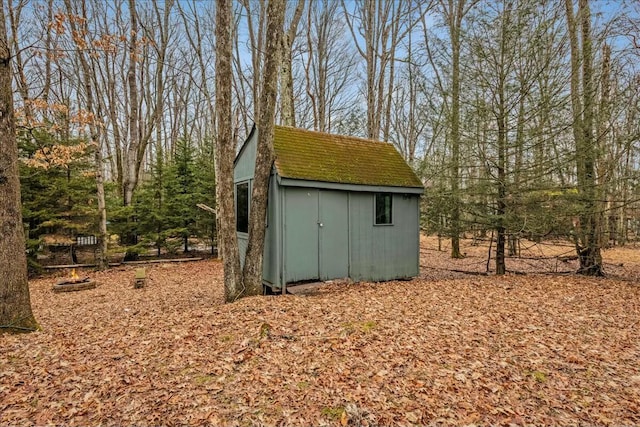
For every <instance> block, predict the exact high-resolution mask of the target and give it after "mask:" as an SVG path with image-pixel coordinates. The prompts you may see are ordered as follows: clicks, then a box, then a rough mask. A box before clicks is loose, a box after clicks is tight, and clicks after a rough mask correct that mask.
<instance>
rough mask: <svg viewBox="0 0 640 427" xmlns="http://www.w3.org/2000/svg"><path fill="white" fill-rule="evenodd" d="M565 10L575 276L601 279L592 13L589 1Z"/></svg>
mask: <svg viewBox="0 0 640 427" xmlns="http://www.w3.org/2000/svg"><path fill="white" fill-rule="evenodd" d="M565 9H566V13H567V24H568V27H569V29H568V30H569V43H570V48H571V106H572V110H573V136H574V138H575V143H576V169H577V178H578V193H579V194H580V198H581V202H582V206H581V211H580V215H579V217H580V218H579V219H580V220H579V221H578V226H577V227H576V229H575V245H576V252H577V255H578V259H579V260H580V267H579V269H578V273H580V274H584V275H588V276H602V275H603V274H604V272H603V270H602V255H601V251H600V242H599V239H598V235H597V231H598V229H599V226H598V219H599V218H598V212H597V208H598V203H597V200H596V195H597V191H596V182H597V180H596V173H595V172H596V171H595V165H596V158H597V151H596V140H595V137H594V106H595V98H596V90H595V85H594V79H593V53H592V35H591V11H590V8H589V1H588V0H580V1H579V2H578V13H577V15H574V12H573V2H572V1H571V0H565ZM578 19H579V22H578ZM579 30H580V31H579ZM578 33H580V36H581V40H580V42H581V43H580V42H579V41H578V40H579V39H578ZM580 47H582V49H580ZM580 83H582V87H580Z"/></svg>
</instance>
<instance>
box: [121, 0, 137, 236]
mask: <svg viewBox="0 0 640 427" xmlns="http://www.w3.org/2000/svg"><path fill="white" fill-rule="evenodd" d="M129 15H130V19H131V32H130V38H129V69H128V71H127V82H128V89H129V117H128V119H129V144H128V146H127V148H126V150H125V152H124V153H123V154H124V159H123V165H122V168H123V170H122V172H123V174H122V175H123V179H122V187H123V188H122V196H123V202H124V205H125V206H129V205H130V204H131V202H132V200H133V191H134V189H135V187H136V185H137V183H138V176H137V168H136V162H137V161H138V150H139V147H140V111H139V109H138V84H137V83H136V68H137V67H136V64H137V63H138V52H137V49H138V15H137V13H136V0H129ZM128 243H133V242H128Z"/></svg>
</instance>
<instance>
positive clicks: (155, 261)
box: [42, 257, 204, 270]
mask: <svg viewBox="0 0 640 427" xmlns="http://www.w3.org/2000/svg"><path fill="white" fill-rule="evenodd" d="M203 259H204V258H202V257H198V258H170V259H149V260H138V261H123V262H110V263H109V267H117V266H119V265H123V264H126V265H135V264H158V263H165V262H166V263H170V262H188V261H202V260H203ZM95 266H96V264H60V265H45V266H43V267H42V268H44V269H45V270H59V269H63V268H91V267H95Z"/></svg>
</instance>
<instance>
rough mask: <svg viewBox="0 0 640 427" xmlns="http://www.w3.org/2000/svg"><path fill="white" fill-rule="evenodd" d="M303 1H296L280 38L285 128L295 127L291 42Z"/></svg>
mask: <svg viewBox="0 0 640 427" xmlns="http://www.w3.org/2000/svg"><path fill="white" fill-rule="evenodd" d="M304 5H305V0H298V3H297V5H296V9H295V11H294V13H293V18H292V19H291V23H290V24H289V28H288V30H287V31H286V32H285V33H284V35H283V37H282V44H281V46H280V55H281V56H280V57H281V58H282V60H281V66H280V89H281V93H280V115H281V119H282V120H281V121H282V124H283V125H285V126H295V125H296V114H295V109H294V104H295V99H294V94H293V65H292V51H291V50H292V47H293V41H294V39H295V37H296V33H297V32H298V24H299V22H300V18H301V17H302V12H304Z"/></svg>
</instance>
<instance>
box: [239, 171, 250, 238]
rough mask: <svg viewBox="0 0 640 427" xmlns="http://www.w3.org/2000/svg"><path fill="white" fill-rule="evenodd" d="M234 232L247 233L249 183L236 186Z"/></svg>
mask: <svg viewBox="0 0 640 427" xmlns="http://www.w3.org/2000/svg"><path fill="white" fill-rule="evenodd" d="M236 231H238V232H239V233H248V232H249V183H248V182H243V183H241V184H236Z"/></svg>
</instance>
